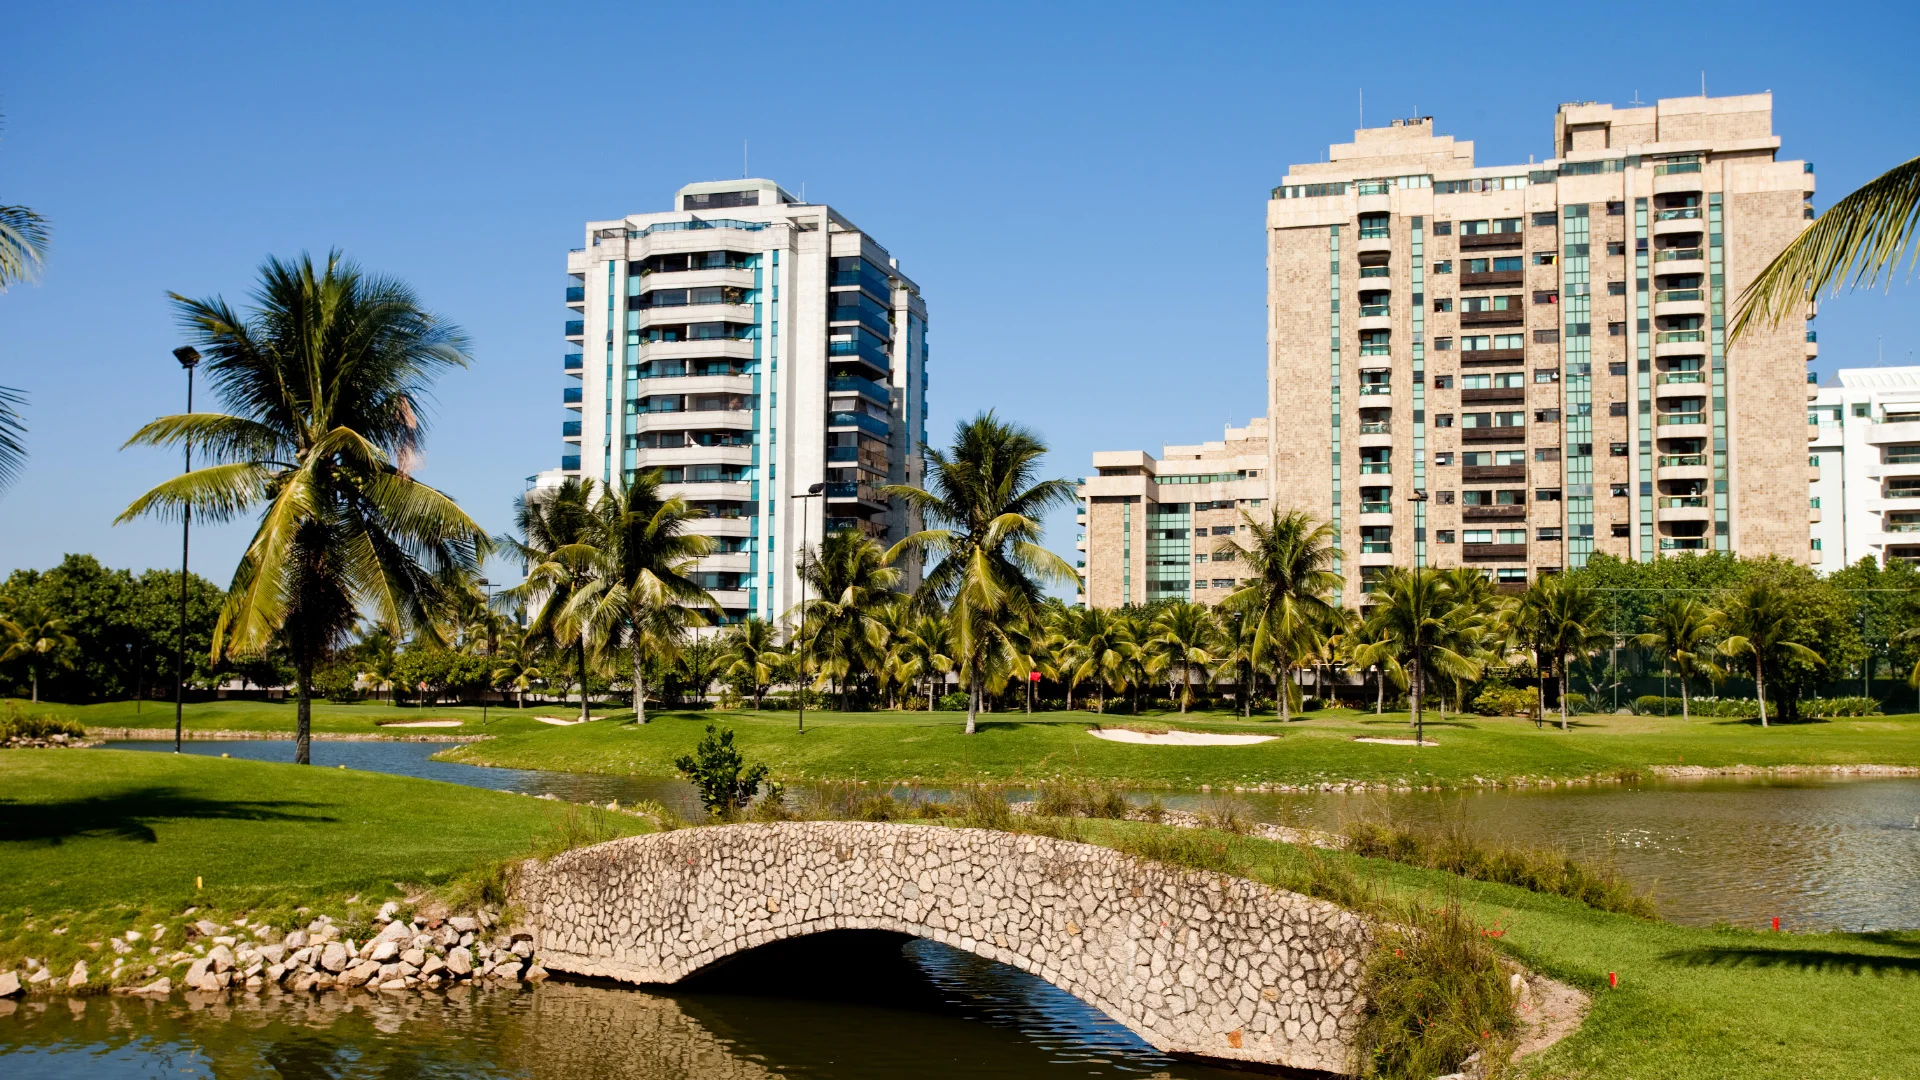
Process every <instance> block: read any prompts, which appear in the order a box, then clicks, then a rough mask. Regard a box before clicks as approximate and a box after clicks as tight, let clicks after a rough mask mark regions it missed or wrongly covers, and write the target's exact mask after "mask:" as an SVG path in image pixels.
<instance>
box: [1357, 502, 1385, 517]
mask: <svg viewBox="0 0 1920 1080" xmlns="http://www.w3.org/2000/svg"><path fill="white" fill-rule="evenodd" d="M1360 512H1361V513H1363V514H1391V513H1393V504H1392V503H1383V502H1363V503H1361V504H1360Z"/></svg>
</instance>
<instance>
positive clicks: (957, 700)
mask: <svg viewBox="0 0 1920 1080" xmlns="http://www.w3.org/2000/svg"><path fill="white" fill-rule="evenodd" d="M936 704H937V705H938V707H939V709H940V711H941V712H966V711H967V695H966V694H965V693H964V692H962V691H959V690H955V691H954V692H953V693H951V694H941V695H940V700H939V701H938V702H936Z"/></svg>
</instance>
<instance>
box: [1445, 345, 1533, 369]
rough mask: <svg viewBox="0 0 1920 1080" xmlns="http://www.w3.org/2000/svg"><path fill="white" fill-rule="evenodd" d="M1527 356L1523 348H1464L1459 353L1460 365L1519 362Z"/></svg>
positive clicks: (1523, 360) (1522, 361)
mask: <svg viewBox="0 0 1920 1080" xmlns="http://www.w3.org/2000/svg"><path fill="white" fill-rule="evenodd" d="M1526 358H1527V350H1525V349H1465V350H1462V351H1461V353H1460V363H1461V365H1462V366H1466V365H1476V364H1519V363H1524V362H1525V361H1526Z"/></svg>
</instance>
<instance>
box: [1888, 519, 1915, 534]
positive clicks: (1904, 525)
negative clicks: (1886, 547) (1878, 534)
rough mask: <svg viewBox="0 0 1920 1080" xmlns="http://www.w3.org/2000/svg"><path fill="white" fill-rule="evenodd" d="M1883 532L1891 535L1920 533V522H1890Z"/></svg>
mask: <svg viewBox="0 0 1920 1080" xmlns="http://www.w3.org/2000/svg"><path fill="white" fill-rule="evenodd" d="M1883 531H1885V532H1890V533H1920V521H1889V522H1887V524H1886V525H1885V527H1884V529H1883Z"/></svg>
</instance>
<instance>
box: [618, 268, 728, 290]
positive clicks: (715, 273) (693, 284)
mask: <svg viewBox="0 0 1920 1080" xmlns="http://www.w3.org/2000/svg"><path fill="white" fill-rule="evenodd" d="M753 273H754V272H753V270H752V269H751V268H749V267H743V266H715V267H709V268H706V269H701V270H642V271H641V272H640V276H639V280H640V282H641V286H640V287H641V288H642V289H643V290H645V291H648V292H651V291H653V290H654V289H698V288H702V287H705V286H711V285H721V286H731V287H733V288H736V289H751V288H753ZM629 280H632V279H629Z"/></svg>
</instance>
